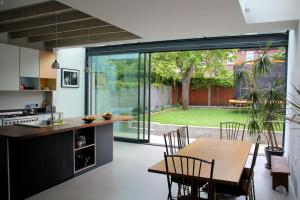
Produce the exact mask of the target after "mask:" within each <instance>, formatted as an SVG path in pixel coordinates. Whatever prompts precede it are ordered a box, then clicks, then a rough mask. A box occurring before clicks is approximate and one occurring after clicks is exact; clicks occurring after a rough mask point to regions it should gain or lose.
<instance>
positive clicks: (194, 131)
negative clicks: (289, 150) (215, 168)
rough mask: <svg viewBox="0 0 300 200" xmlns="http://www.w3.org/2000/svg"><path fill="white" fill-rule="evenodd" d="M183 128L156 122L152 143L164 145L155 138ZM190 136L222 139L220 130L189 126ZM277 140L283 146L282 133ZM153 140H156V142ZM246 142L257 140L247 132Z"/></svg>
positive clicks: (151, 127)
mask: <svg viewBox="0 0 300 200" xmlns="http://www.w3.org/2000/svg"><path fill="white" fill-rule="evenodd" d="M182 126H183V125H173V124H160V123H156V122H151V123H150V135H151V137H152V138H151V141H150V142H152V143H164V141H163V139H159V140H157V139H155V138H159V137H157V136H163V134H164V133H167V132H169V131H173V130H176V129H178V128H179V127H182ZM189 136H190V138H199V137H205V138H220V128H215V127H202V126H189ZM276 138H277V141H278V144H282V133H276ZM152 139H155V141H156V142H155V141H154V140H152ZM244 140H245V141H252V142H254V141H255V140H256V139H255V138H254V137H252V136H250V135H249V134H248V132H247V131H245V136H244ZM261 143H262V144H267V141H266V139H265V137H262V140H261Z"/></svg>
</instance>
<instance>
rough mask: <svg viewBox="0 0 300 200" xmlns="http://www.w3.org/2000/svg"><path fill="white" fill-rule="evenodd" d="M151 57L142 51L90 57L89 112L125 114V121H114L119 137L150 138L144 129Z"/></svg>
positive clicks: (115, 131) (145, 139)
mask: <svg viewBox="0 0 300 200" xmlns="http://www.w3.org/2000/svg"><path fill="white" fill-rule="evenodd" d="M148 58H149V56H148V55H146V54H139V53H130V54H116V55H93V56H89V63H90V66H91V69H92V73H91V74H90V81H91V82H90V97H91V98H90V100H91V102H90V104H91V106H90V113H91V114H101V113H105V112H112V113H113V115H121V116H124V119H125V120H124V121H119V122H115V123H114V136H115V137H117V138H121V139H122V138H123V139H133V140H140V141H148V140H149V138H148V133H146V132H145V130H146V123H145V120H146V119H148V117H147V114H148V113H147V110H148V109H147V107H148V106H147V105H148V101H147V102H146V98H147V97H148V96H147V93H148V91H149V90H147V88H148V87H149V84H148V76H147V75H148V72H149V64H148V63H149V62H148ZM145 62H148V63H145Z"/></svg>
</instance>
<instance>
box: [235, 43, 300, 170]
mask: <svg viewBox="0 0 300 200" xmlns="http://www.w3.org/2000/svg"><path fill="white" fill-rule="evenodd" d="M270 46H271V43H269V44H268V45H267V46H266V47H265V48H264V49H262V53H261V55H260V57H259V58H257V59H255V60H252V61H248V62H245V63H242V64H241V65H240V66H239V67H238V69H237V70H236V72H235V73H234V77H235V83H244V84H245V83H246V82H247V81H248V82H249V89H250V101H251V106H250V108H249V110H248V111H249V118H248V131H249V134H250V135H256V134H262V133H264V135H265V136H266V139H267V142H268V147H266V149H265V152H266V157H267V162H268V165H267V166H269V163H270V157H271V154H272V153H271V154H270V155H268V154H269V151H272V152H281V151H282V150H283V149H282V148H281V147H279V146H278V142H277V139H276V135H275V130H276V129H278V127H281V126H282V124H283V116H284V115H283V102H284V100H285V98H284V93H283V92H282V90H281V89H282V87H283V86H282V84H281V81H280V80H279V79H278V78H277V79H276V80H275V81H274V82H273V83H270V84H269V85H270V87H268V88H265V89H263V90H262V89H260V88H258V87H257V86H256V85H255V78H257V77H260V76H263V75H265V74H268V73H270V70H271V68H272V66H273V63H272V59H271V56H270V55H268V50H269V48H270ZM247 65H250V66H251V70H248V69H247ZM299 105H300V104H299ZM299 108H300V107H299ZM274 154H276V153H274Z"/></svg>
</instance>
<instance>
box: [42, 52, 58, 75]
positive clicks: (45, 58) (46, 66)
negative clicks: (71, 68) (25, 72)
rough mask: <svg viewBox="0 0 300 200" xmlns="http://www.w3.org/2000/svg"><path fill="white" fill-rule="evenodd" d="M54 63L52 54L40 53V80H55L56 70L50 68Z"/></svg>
mask: <svg viewBox="0 0 300 200" xmlns="http://www.w3.org/2000/svg"><path fill="white" fill-rule="evenodd" d="M54 61H55V54H54V53H52V52H48V51H40V78H47V79H56V70H55V69H52V68H51V66H52V63H53V62H54Z"/></svg>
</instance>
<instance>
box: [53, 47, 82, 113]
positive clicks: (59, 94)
mask: <svg viewBox="0 0 300 200" xmlns="http://www.w3.org/2000/svg"><path fill="white" fill-rule="evenodd" d="M57 61H58V62H59V64H60V67H61V68H69V69H77V70H79V71H80V82H79V88H62V87H61V70H58V71H57V85H56V89H57V90H56V92H54V93H53V103H54V105H55V106H56V110H57V111H59V112H63V113H64V118H68V117H78V116H83V115H84V76H85V74H84V66H85V48H70V49H60V50H58V51H57Z"/></svg>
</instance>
